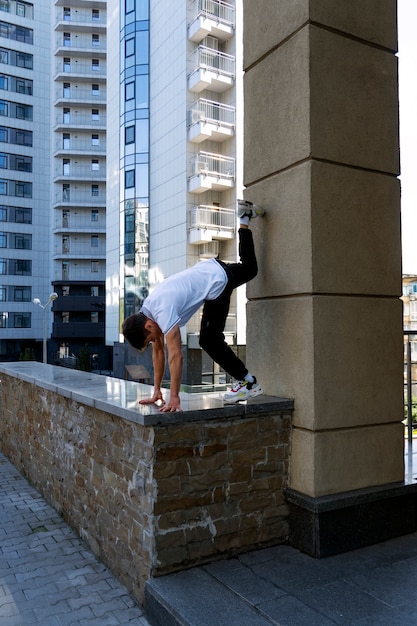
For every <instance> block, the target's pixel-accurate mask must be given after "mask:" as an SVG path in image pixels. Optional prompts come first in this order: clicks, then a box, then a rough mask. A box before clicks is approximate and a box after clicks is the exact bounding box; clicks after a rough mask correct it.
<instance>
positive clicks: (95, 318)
mask: <svg viewBox="0 0 417 626" xmlns="http://www.w3.org/2000/svg"><path fill="white" fill-rule="evenodd" d="M90 316H91V323H92V324H98V311H92V312H91V314H90Z"/></svg>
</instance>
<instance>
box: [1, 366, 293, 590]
mask: <svg viewBox="0 0 417 626" xmlns="http://www.w3.org/2000/svg"><path fill="white" fill-rule="evenodd" d="M4 365H5V364H2V366H4ZM39 367H42V366H40V365H39ZM43 367H46V368H52V366H43ZM6 369H7V368H6ZM55 369H58V370H61V371H62V368H55ZM0 370H1V371H2V375H1V418H0V441H1V444H0V446H1V449H2V451H3V452H4V453H5V454H6V455H7V456H8V457H9V458H10V460H11V461H12V462H13V463H14V464H15V465H16V466H17V467H18V468H19V469H20V470H21V471H22V472H23V473H24V474H25V475H26V476H27V477H28V478H29V479H30V480H31V482H32V483H33V484H34V485H35V486H36V487H37V488H38V489H39V491H40V492H41V493H42V494H43V495H44V496H45V497H46V498H47V500H48V501H49V502H50V503H51V504H52V505H53V506H54V507H55V508H56V509H57V510H58V511H59V512H60V513H61V514H62V516H63V517H64V519H65V520H66V521H67V522H69V524H70V525H71V526H72V527H74V528H75V529H76V530H77V531H78V533H79V534H80V535H81V537H82V538H84V539H85V540H86V541H87V542H88V544H89V545H90V547H91V548H92V550H93V551H94V553H95V554H97V555H98V556H99V557H100V558H101V559H102V560H103V561H104V562H105V563H106V564H107V565H108V566H109V567H110V568H111V570H112V571H113V572H114V574H115V575H116V576H118V577H119V579H120V580H121V581H122V582H123V583H124V584H125V585H126V586H127V587H128V589H129V590H130V591H131V592H132V594H133V595H134V596H135V597H136V598H137V599H138V600H139V601H140V602H142V601H143V593H144V585H145V582H146V580H147V579H148V578H149V577H150V576H157V575H162V574H166V573H168V572H171V571H174V570H178V569H182V568H186V567H190V566H192V565H195V564H199V563H202V562H205V561H209V560H214V559H217V558H220V557H226V556H228V555H231V554H234V553H237V552H242V551H247V550H250V549H254V548H258V547H261V546H268V545H272V544H277V543H281V542H283V541H285V540H286V539H287V536H288V510H287V506H286V504H285V502H284V497H283V489H284V488H286V487H287V470H288V456H289V433H290V414H291V405H292V403H291V402H288V401H281V402H280V401H278V400H277V401H276V402H269V403H264V404H262V403H259V404H256V405H254V406H252V407H249V405H248V407H246V408H245V407H243V406H242V405H237V406H236V407H224V408H223V407H221V408H219V409H218V410H216V411H213V410H208V411H207V412H204V411H196V410H194V411H190V412H187V411H184V413H183V414H176V415H175V418H174V417H169V416H168V415H167V414H155V413H154V414H150V415H148V416H147V417H146V416H142V419H138V414H137V409H136V410H135V411H133V410H132V411H131V413H132V416H131V419H126V417H120V415H117V414H115V413H120V412H121V411H120V408H119V409H117V410H116V409H115V408H114V407H113V408H114V410H113V411H112V410H111V408H110V406H109V409H108V410H103V409H99V408H98V406H97V405H98V404H99V403H98V401H95V400H94V399H92V398H91V393H93V392H89V393H86V394H85V400H84V401H83V399H82V391H80V390H77V392H76V393H75V392H71V391H69V388H68V384H67V386H66V387H65V386H63V387H62V388H59V387H54V386H53V385H50V384H48V383H43V382H42V381H39V380H31V379H30V378H28V377H26V380H24V378H25V376H21V375H18V376H17V377H16V375H15V374H14V373H12V374H10V375H9V374H7V373H5V372H4V369H3V368H2V367H0ZM75 374H76V376H77V377H78V378H77V380H75V381H73V383H72V384H73V385H76V384H77V383H78V384H79V385H80V386H82V384H81V383H82V381H83V377H84V378H85V377H87V378H88V380H93V379H94V384H95V385H96V384H98V383H100V384H101V383H102V381H103V379H104V380H105V378H104V377H101V376H94V375H91V374H87V373H84V372H77V373H73V374H71V373H68V375H69V376H73V375H75ZM118 384H119V386H120V388H122V389H124V388H126V387H129V389H132V386H134V385H136V387H134V389H136V388H137V383H132V382H127V381H118ZM140 387H145V386H140ZM95 388H96V387H94V389H95ZM97 393H98V392H97ZM100 405H102V406H104V405H105V403H104V402H102V401H101V402H100ZM125 413H126V414H128V413H129V411H128V410H127V409H126V411H125ZM205 415H206V418H205V417H204V416H205Z"/></svg>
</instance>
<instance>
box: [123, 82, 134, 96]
mask: <svg viewBox="0 0 417 626" xmlns="http://www.w3.org/2000/svg"><path fill="white" fill-rule="evenodd" d="M134 97H135V83H134V81H132V82H130V83H126V85H125V100H133V98H134Z"/></svg>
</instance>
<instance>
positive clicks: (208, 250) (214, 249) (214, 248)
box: [198, 241, 220, 259]
mask: <svg viewBox="0 0 417 626" xmlns="http://www.w3.org/2000/svg"><path fill="white" fill-rule="evenodd" d="M219 250H220V246H219V242H218V241H208V242H207V243H203V244H201V245H199V246H198V255H199V257H200V259H215V258H216V257H217V256H219Z"/></svg>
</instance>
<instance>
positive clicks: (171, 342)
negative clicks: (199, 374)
mask: <svg viewBox="0 0 417 626" xmlns="http://www.w3.org/2000/svg"><path fill="white" fill-rule="evenodd" d="M166 343H167V348H168V366H169V373H170V375H171V386H170V397H169V401H168V403H167V404H166V406H164V407H163V408H162V409H161V411H162V412H167V411H171V412H173V411H176V410H179V411H181V410H182V409H181V401H180V395H179V394H180V387H181V378H182V364H183V356H182V349H181V332H180V327H179V326H178V324H177V325H176V326H174V328H173V329H172V330H171V331H170V332H169V333H168V334H167V336H166Z"/></svg>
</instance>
